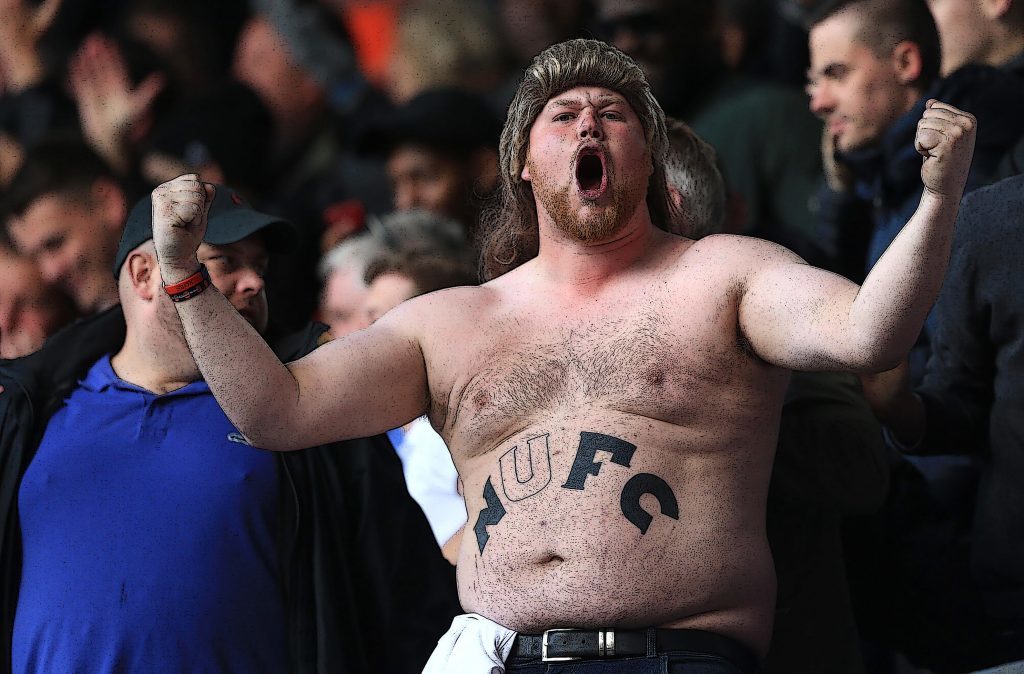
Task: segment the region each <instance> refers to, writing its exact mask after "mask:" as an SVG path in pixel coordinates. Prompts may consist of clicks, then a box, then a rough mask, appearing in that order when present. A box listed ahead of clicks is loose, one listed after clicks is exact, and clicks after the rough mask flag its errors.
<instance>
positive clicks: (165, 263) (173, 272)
mask: <svg viewBox="0 0 1024 674" xmlns="http://www.w3.org/2000/svg"><path fill="white" fill-rule="evenodd" d="M200 266H201V265H200V264H199V258H198V257H197V256H195V255H191V256H189V257H183V258H168V257H161V258H160V278H161V279H163V282H164V285H165V286H167V285H174V284H175V283H181V282H182V281H184V280H185V279H187V278H188V277H189V276H192V275H193V274H195V273H196V272H197V271H199V267H200Z"/></svg>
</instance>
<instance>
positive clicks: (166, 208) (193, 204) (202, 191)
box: [153, 173, 214, 283]
mask: <svg viewBox="0 0 1024 674" xmlns="http://www.w3.org/2000/svg"><path fill="white" fill-rule="evenodd" d="M213 194H214V187H213V185H210V184H209V183H204V182H201V181H200V180H199V176H197V175H196V174H194V173H189V174H185V175H183V176H178V177H177V178H175V179H174V180H170V181H168V182H166V183H163V184H162V185H160V186H159V187H157V188H156V189H155V190H153V243H154V244H155V245H156V254H157V258H158V259H159V260H160V272H161V274H162V275H163V277H164V282H165V283H176V282H177V281H180V280H181V279H182V278H185V277H187V276H189V275H191V274H193V273H195V271H196V268H197V266H198V262H197V261H196V250H197V249H198V248H199V244H201V243H202V242H203V236H204V235H205V234H206V218H207V214H208V213H209V211H210V204H211V203H212V202H213Z"/></svg>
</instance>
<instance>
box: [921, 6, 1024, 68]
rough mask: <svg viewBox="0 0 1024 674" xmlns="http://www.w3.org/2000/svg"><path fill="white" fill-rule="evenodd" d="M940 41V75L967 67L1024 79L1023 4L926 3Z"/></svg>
mask: <svg viewBox="0 0 1024 674" xmlns="http://www.w3.org/2000/svg"><path fill="white" fill-rule="evenodd" d="M928 8H929V9H930V10H931V12H932V16H933V17H934V18H935V24H936V26H938V29H939V37H941V38H942V75H943V76H948V75H950V74H952V73H953V72H955V71H956V70H958V69H960V68H962V67H963V66H965V65H968V64H981V65H989V66H995V67H997V68H1005V69H1006V70H1009V71H1011V72H1014V73H1016V74H1018V75H1021V76H1024V3H1022V2H1020V1H1019V0H999V1H997V2H990V1H988V0H928Z"/></svg>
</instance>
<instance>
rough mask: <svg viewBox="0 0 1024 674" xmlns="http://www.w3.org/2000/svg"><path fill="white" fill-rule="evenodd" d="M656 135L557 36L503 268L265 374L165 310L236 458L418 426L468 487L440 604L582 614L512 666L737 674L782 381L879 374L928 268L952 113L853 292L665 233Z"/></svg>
mask: <svg viewBox="0 0 1024 674" xmlns="http://www.w3.org/2000/svg"><path fill="white" fill-rule="evenodd" d="M666 143H667V141H666V135H665V126H664V115H663V113H662V111H661V109H660V107H659V106H658V104H657V102H656V101H655V100H654V98H653V96H652V95H651V94H650V90H649V88H648V86H647V83H646V81H645V80H644V78H643V75H642V73H641V71H640V70H639V68H638V67H637V66H636V64H635V63H633V62H632V60H630V59H629V58H628V57H626V56H625V55H623V54H622V53H621V52H618V51H617V50H614V49H613V48H611V47H608V46H607V45H605V44H603V43H599V42H593V41H586V40H574V41H570V42H566V43H562V44H559V45H555V46H553V47H550V48H549V49H547V50H545V51H544V52H543V53H541V54H540V55H539V56H538V57H537V58H536V59H535V60H534V62H533V63H532V64H531V65H530V67H529V68H528V69H527V72H526V75H525V78H524V80H523V82H522V83H521V85H520V87H519V90H518V92H517V94H516V97H515V99H514V100H513V102H512V104H511V106H510V108H509V117H508V122H507V124H506V127H505V130H504V132H503V134H502V144H501V163H502V173H503V182H504V190H505V193H504V209H503V211H502V212H501V213H500V214H499V215H498V217H497V218H496V219H495V223H496V227H497V229H496V232H497V234H495V236H493V237H492V238H491V239H490V241H489V242H488V243H489V245H488V246H487V247H485V250H484V255H485V256H486V257H485V263H486V264H485V266H486V267H487V268H493V267H495V266H499V267H500V266H501V265H502V264H505V265H506V266H514V265H516V264H519V266H516V267H515V268H514V269H512V270H511V271H508V272H507V273H504V274H503V275H500V276H498V277H497V278H494V279H493V280H491V281H489V282H488V283H485V284H484V285H482V286H479V287H472V288H455V289H448V290H443V291H440V292H437V293H432V294H429V295H425V296H421V297H419V298H416V299H413V300H410V301H409V302H406V303H404V304H402V305H400V306H399V307H397V308H396V309H394V310H393V311H391V312H389V313H388V314H386V315H385V316H383V317H382V318H381V319H379V320H378V321H377V322H375V323H374V324H373V325H372V326H370V327H369V328H367V329H366V330H362V331H359V332H356V333H354V334H352V335H349V336H348V337H346V338H344V339H341V340H338V341H336V342H334V343H332V344H329V345H327V346H325V347H323V348H321V349H318V350H317V351H315V352H314V353H313V354H311V355H310V356H307V357H306V358H304V359H302V360H299V361H296V362H294V363H290V364H289V365H287V366H285V365H282V364H281V363H280V361H278V360H277V359H276V358H275V357H274V354H273V353H272V352H271V351H270V350H269V349H268V348H267V347H266V346H265V344H264V342H263V341H262V340H260V339H259V337H258V335H257V334H256V333H255V331H253V330H252V329H251V328H250V327H249V325H248V324H247V323H246V322H245V321H244V320H242V319H241V318H240V317H239V316H238V315H237V313H235V312H234V311H233V310H232V309H231V306H230V304H229V303H228V302H227V301H226V300H225V299H224V298H223V297H221V296H220V295H219V294H218V293H217V292H215V291H213V290H207V291H205V292H201V293H199V294H197V295H195V296H194V297H192V298H191V299H189V300H187V301H185V302H181V303H178V304H176V306H177V308H178V313H179V316H180V317H181V320H182V324H183V326H184V331H185V335H186V337H187V339H188V342H189V344H190V346H191V348H192V350H193V352H194V355H195V358H196V361H197V362H198V364H199V367H200V369H201V370H202V372H203V374H204V376H205V377H206V380H207V381H208V382H209V384H210V387H211V388H212V389H213V391H214V394H215V395H216V397H217V399H218V401H219V402H220V403H221V405H222V407H223V408H224V410H225V411H226V412H227V413H228V416H229V417H230V418H231V420H232V421H233V422H234V423H235V425H236V427H237V428H238V429H239V430H241V431H242V432H243V433H244V434H245V435H246V436H247V437H248V438H249V439H250V440H251V441H252V442H253V443H254V444H255V445H256V446H258V447H264V448H268V449H274V450H290V449H293V448H298V447H303V446H308V445H314V444H320V443H323V442H326V441H328V440H335V439H338V438H344V437H354V436H363V435H370V434H373V433H379V432H381V431H382V430H384V429H388V428H394V427H396V426H399V425H401V424H403V423H406V422H408V421H410V420H412V419H414V418H416V417H417V416H419V415H421V414H424V413H426V414H428V415H429V418H430V420H431V423H432V424H433V426H434V428H435V429H437V431H438V432H439V433H440V434H441V435H442V436H443V437H444V439H445V441H446V442H447V444H448V446H449V447H450V448H451V450H452V454H453V458H454V461H455V464H456V466H457V467H458V470H459V474H460V475H461V478H462V481H463V483H464V487H465V498H466V507H467V511H468V512H469V523H468V529H467V532H466V535H465V536H464V537H463V539H462V547H461V551H460V556H459V564H458V578H459V590H460V595H461V600H462V604H463V607H464V608H465V609H466V610H468V611H472V612H475V613H477V614H480V615H481V616H483V617H485V618H487V619H489V620H490V621H493V622H494V623H499V624H500V625H502V626H505V627H507V628H509V629H511V630H515V631H516V632H519V633H526V634H538V633H541V632H543V631H545V630H550V629H552V628H589V629H590V630H591V631H587V632H579V633H576V632H553V633H548V634H546V635H545V636H544V637H543V638H541V637H537V638H534V637H526V636H523V635H522V634H520V636H519V637H518V638H517V639H516V641H515V645H514V647H512V646H511V640H510V639H507V637H508V636H509V635H508V634H502V636H501V638H496V639H495V643H496V650H497V651H498V654H499V655H500V656H501V657H505V656H509V660H508V669H507V671H509V672H512V671H544V670H543V669H534V667H539V665H534V664H532V663H533V662H536V660H535V659H533V660H531V659H530V657H527V656H530V655H531V654H533V653H535V652H536V654H537V655H540V653H539V651H540V650H541V643H542V642H544V643H546V646H547V649H546V650H547V655H548V656H552V655H574V654H576V655H579V654H585V655H587V656H588V658H589V657H595V658H596V657H607V656H608V655H610V653H609V651H612V652H614V655H615V657H616V658H619V657H621V656H623V655H634V656H637V655H638V656H644V655H653V654H655V653H657V654H658V656H657V657H658V658H660V659H661V660H660V661H662V662H663V661H664V659H665V658H667V659H668V661H669V662H670V663H677V662H679V663H683V662H691V663H692V662H693V660H692V659H691V656H689V655H685V654H683V653H681V652H682V651H687V652H690V651H694V650H698V649H700V648H705V649H706V650H707V651H708V652H710V653H712V654H713V655H715V656H716V657H718V658H719V659H717V660H714V661H715V662H716V663H719V664H718V665H717V666H716V667H714V668H709V669H702V670H699V671H709V672H711V671H714V672H736V671H753V669H754V668H756V663H755V662H754V661H755V660H756V658H757V657H760V656H763V654H764V653H765V651H766V649H767V647H768V642H769V640H770V637H771V631H772V611H773V607H774V590H775V578H774V575H773V568H772V560H771V556H770V553H769V549H768V545H767V542H766V540H765V498H766V492H767V488H768V479H769V473H770V469H771V465H772V453H773V451H774V447H775V442H776V434H777V429H778V420H779V412H780V408H781V405H782V396H783V392H784V390H785V388H786V383H787V380H788V373H787V372H788V370H791V369H807V370H822V369H829V370H848V371H856V372H864V371H879V370H884V369H886V368H891V367H893V366H895V365H896V364H897V363H898V362H899V361H900V359H901V358H902V357H903V355H904V354H906V352H907V350H908V349H909V348H910V346H911V344H913V342H914V338H915V337H916V335H917V332H918V330H919V329H920V327H921V324H922V322H923V320H924V318H925V315H926V314H927V312H928V310H929V308H930V307H931V305H932V302H933V300H934V298H935V296H936V294H937V292H938V289H939V286H940V284H941V282H942V275H943V270H944V269H945V265H946V260H947V257H948V254H949V245H950V243H949V242H950V238H951V233H952V227H953V221H954V219H955V217H956V212H957V204H958V202H959V199H960V195H961V192H962V189H963V185H964V181H965V178H966V175H967V170H968V167H969V165H970V162H971V155H972V151H973V144H974V120H973V118H972V117H971V116H970V115H967V114H964V113H961V112H960V111H958V110H955V109H953V108H951V107H949V106H946V105H944V104H942V103H938V102H933V103H931V104H930V105H929V107H928V109H927V110H926V111H925V113H924V117H923V119H922V121H921V124H920V131H919V133H918V138H917V147H918V149H919V150H920V152H921V154H922V155H924V157H925V159H924V162H923V166H922V180H923V182H924V185H925V190H924V195H923V197H922V199H921V205H920V208H919V209H918V211H917V213H916V214H915V215H914V217H913V218H912V219H911V220H910V222H909V223H908V225H907V226H906V227H905V228H904V230H903V232H902V233H901V234H900V236H899V238H898V239H897V240H896V241H895V242H894V243H893V244H892V246H891V247H890V249H889V251H888V253H886V255H885V256H884V257H883V258H882V260H881V261H880V262H879V263H878V265H876V267H875V269H874V270H873V271H872V273H871V275H870V276H869V277H868V279H867V280H866V281H865V284H864V286H863V287H861V288H858V287H857V286H856V285H854V284H852V283H850V282H849V281H847V280H845V279H843V278H841V277H839V276H836V275H833V274H830V273H827V272H824V271H821V270H819V269H815V268H813V267H810V266H808V265H806V264H805V263H803V261H802V260H800V259H799V258H798V257H797V256H795V255H793V254H792V253H790V252H789V251H787V250H785V249H784V248H781V247H779V246H777V245H774V244H770V243H767V242H764V241H760V240H756V239H752V238H745V237H737V236H727V235H717V236H711V237H707V238H705V239H702V240H700V241H698V242H695V241H693V240H690V239H685V238H681V237H677V236H673V235H670V234H668V233H666V232H665V231H663V229H661V227H665V226H666V223H667V220H666V218H667V217H668V215H669V214H670V211H671V205H670V202H669V200H668V197H667V195H666V190H665V181H664V171H663V166H662V161H663V157H664V153H665V147H666ZM210 190H211V188H209V187H208V186H207V187H204V186H203V185H202V184H201V183H199V182H198V181H197V178H196V177H195V176H182V177H180V178H177V179H175V180H174V181H171V182H170V183H166V184H164V185H162V186H161V187H159V188H158V189H157V190H156V191H155V192H154V238H155V240H156V245H157V250H158V252H159V256H160V261H161V270H162V274H163V278H164V281H165V283H169V284H170V283H177V282H181V281H182V280H183V279H186V278H189V277H191V276H193V275H195V274H196V273H197V272H196V269H197V268H198V266H199V264H198V262H197V260H196V256H195V252H194V251H195V249H196V247H197V246H198V245H199V242H200V241H201V238H202V232H203V229H204V227H205V222H204V220H205V215H204V213H205V208H206V204H207V203H208V202H209V200H210V196H211V195H210ZM510 242H511V243H510ZM492 263H493V264H492ZM654 627H661V628H687V629H688V630H693V631H682V632H675V631H662V630H659V631H657V633H656V634H655V633H654V632H653V631H652V630H648V631H646V632H645V631H644V628H654ZM612 628H614V630H615V631H614V633H611V632H610V631H609V630H611V629H612ZM637 630H639V631H637ZM709 633H710V634H709ZM645 634H648V635H651V637H652V638H651V641H650V643H649V645H648V642H647V641H645V638H644V635H645ZM638 635H639V638H638ZM654 637H656V638H654ZM612 639H614V643H610V642H611V641H612ZM461 641H462V642H463V643H466V642H471V641H473V640H471V639H464V640H461ZM482 641H484V639H476V642H477V643H480V642H482ZM697 644H707V646H699V645H697ZM725 644H728V645H725ZM510 647H511V655H510V654H509V648H510ZM744 650H747V651H750V652H752V653H754V654H755V656H754V657H744V654H743V652H744ZM665 652H667V653H665ZM492 655H493V654H492ZM699 661H700V662H702V663H704V664H705V666H709V667H710V666H711V665H708V663H709V662H710V661H711V660H709V659H706V658H705V659H700V660H699ZM655 662H658V660H655ZM605 664H607V663H605ZM623 666H624V667H627V668H626V669H625V671H632V672H636V671H647V669H641V668H640V667H641V664H640V663H638V662H637V661H633V660H630V661H629V664H628V665H626V664H625V663H624V665H623ZM646 666H647V667H650V666H652V665H646ZM683 666H686V665H683ZM448 671H465V670H462V669H456V668H455V667H451V666H449V669H448ZM482 671H484V672H490V671H492V670H491V669H490V668H484V669H483V670H482ZM580 671H582V670H580ZM601 671H602V672H607V671H612V670H611V669H602V670H601ZM616 671H617V670H616ZM652 671H654V670H652ZM657 671H662V670H661V669H658V670H657ZM668 671H676V670H675V669H671V668H670V669H669V670H668ZM687 671H691V670H687ZM693 671H697V670H693Z"/></svg>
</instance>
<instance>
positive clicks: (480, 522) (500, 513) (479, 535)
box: [473, 478, 505, 555]
mask: <svg viewBox="0 0 1024 674" xmlns="http://www.w3.org/2000/svg"><path fill="white" fill-rule="evenodd" d="M484 502H485V503H486V504H487V506H486V507H485V508H484V509H483V510H481V511H480V515H479V517H477V518H476V524H475V525H473V531H475V532H476V544H477V545H478V546H479V547H480V554H481V555H482V554H484V546H485V545H487V540H488V539H489V538H490V537H491V535H490V534H489V533H487V527H491V526H494V525H495V524H497V523H498V522H500V521H501V518H502V517H504V516H505V506H503V505H501V501H500V500H499V499H498V494H497V493H495V491H494V485H492V484H491V478H487V484H485V485H484Z"/></svg>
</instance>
